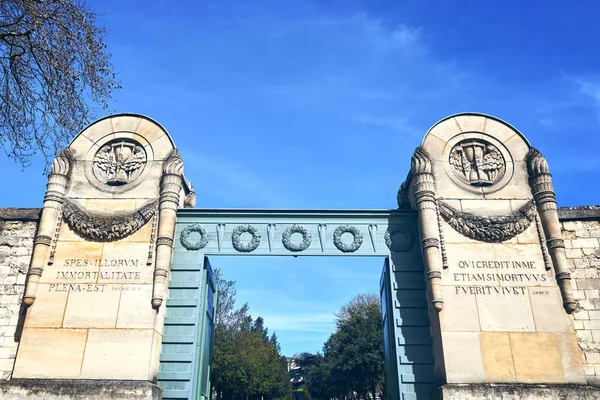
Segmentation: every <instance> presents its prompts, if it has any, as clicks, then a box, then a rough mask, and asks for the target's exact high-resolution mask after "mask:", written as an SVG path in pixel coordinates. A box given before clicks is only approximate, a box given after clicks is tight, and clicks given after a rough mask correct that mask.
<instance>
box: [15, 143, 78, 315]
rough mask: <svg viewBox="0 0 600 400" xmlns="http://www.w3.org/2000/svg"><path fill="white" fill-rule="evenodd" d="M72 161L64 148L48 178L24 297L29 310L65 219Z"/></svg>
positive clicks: (55, 160) (67, 150) (57, 156)
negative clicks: (63, 211)
mask: <svg viewBox="0 0 600 400" xmlns="http://www.w3.org/2000/svg"><path fill="white" fill-rule="evenodd" d="M71 158H72V154H71V151H70V150H69V149H64V150H62V151H61V152H60V153H58V154H57V155H56V158H55V159H54V162H53V163H52V170H51V172H50V175H49V176H48V186H47V189H46V195H45V196H44V208H43V209H42V216H41V218H40V224H39V226H38V232H37V235H36V236H35V239H34V241H33V245H34V247H33V253H32V256H31V264H30V266H29V273H28V276H27V286H26V288H25V296H24V298H23V304H25V306H27V307H29V306H31V305H32V304H33V302H34V301H35V295H36V292H37V288H38V283H39V281H40V277H41V276H42V273H43V272H44V264H45V263H46V261H47V260H48V258H49V254H50V247H51V246H52V243H54V241H55V240H56V239H57V238H56V236H57V235H58V232H57V224H60V221H61V218H62V216H61V208H62V203H63V200H64V196H65V191H66V189H67V184H68V182H69V172H70V169H71Z"/></svg>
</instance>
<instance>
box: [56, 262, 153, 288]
mask: <svg viewBox="0 0 600 400" xmlns="http://www.w3.org/2000/svg"><path fill="white" fill-rule="evenodd" d="M142 266H144V267H146V264H145V262H143V261H140V260H137V259H125V258H123V259H113V258H103V259H86V258H70V259H66V260H64V262H63V264H62V267H64V268H61V269H60V270H58V271H56V272H54V274H55V275H54V280H55V281H58V283H52V284H50V285H49V289H48V290H49V291H50V292H67V291H71V292H82V293H95V292H105V291H109V290H112V291H115V290H124V291H132V290H141V288H137V287H136V286H137V285H133V286H131V287H129V286H127V287H122V286H121V285H114V286H112V285H111V284H114V283H123V282H124V281H125V282H131V283H133V282H135V281H140V280H141V279H143V278H144V277H143V276H142V273H144V272H145V271H147V268H150V267H147V268H143V267H142ZM89 269H95V271H89ZM98 270H99V271H98ZM77 281H79V282H82V281H83V282H86V283H76V282H77ZM61 282H69V283H61ZM107 285H108V286H107ZM111 286H112V287H111Z"/></svg>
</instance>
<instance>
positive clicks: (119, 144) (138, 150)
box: [93, 139, 147, 186]
mask: <svg viewBox="0 0 600 400" xmlns="http://www.w3.org/2000/svg"><path fill="white" fill-rule="evenodd" d="M146 162H147V157H146V151H145V150H144V148H143V147H142V146H141V145H140V144H139V143H137V142H134V141H132V140H127V139H116V140H113V141H110V142H108V143H106V144H105V145H103V146H102V147H101V148H100V150H98V152H97V153H96V155H95V156H94V160H93V171H94V175H95V176H96V178H97V179H98V180H99V181H101V182H103V183H105V184H107V185H110V186H121V185H126V184H128V183H129V182H133V181H134V180H136V179H137V178H138V177H139V176H140V175H141V173H142V171H143V170H144V167H145V166H146Z"/></svg>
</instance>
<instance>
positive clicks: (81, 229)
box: [63, 199, 157, 242]
mask: <svg viewBox="0 0 600 400" xmlns="http://www.w3.org/2000/svg"><path fill="white" fill-rule="evenodd" d="M156 204H157V202H156V201H153V202H151V203H148V204H146V205H145V206H143V207H141V208H140V209H138V210H136V211H134V212H133V213H131V214H126V215H118V216H103V215H91V214H87V213H86V212H84V211H83V210H81V209H80V208H79V207H78V206H76V205H75V204H74V203H72V202H70V201H69V200H66V199H65V201H64V203H63V218H64V220H65V222H66V223H67V225H69V228H71V230H72V231H73V232H75V233H76V234H77V235H79V236H81V237H82V238H84V239H87V240H91V241H93V242H114V241H116V240H120V239H123V238H126V237H127V236H129V235H131V234H133V233H135V232H136V231H138V230H139V229H140V228H141V227H142V226H144V225H145V224H146V223H147V222H148V221H150V219H151V218H152V217H153V216H154V213H155V212H156Z"/></svg>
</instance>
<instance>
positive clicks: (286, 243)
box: [281, 225, 312, 252]
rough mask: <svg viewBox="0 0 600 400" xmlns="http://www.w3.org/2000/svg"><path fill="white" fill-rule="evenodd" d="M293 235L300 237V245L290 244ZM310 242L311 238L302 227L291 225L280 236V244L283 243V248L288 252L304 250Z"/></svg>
mask: <svg viewBox="0 0 600 400" xmlns="http://www.w3.org/2000/svg"><path fill="white" fill-rule="evenodd" d="M294 233H299V234H301V235H302V242H301V243H293V242H292V240H291V238H292V235H293V234H294ZM311 241H312V236H311V234H310V232H309V231H308V229H306V227H305V226H304V225H292V226H290V227H289V228H287V229H286V230H285V231H284V232H283V235H281V242H282V243H283V247H285V248H286V249H288V250H289V251H294V252H297V251H303V250H306V249H308V247H309V246H310V243H311Z"/></svg>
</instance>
